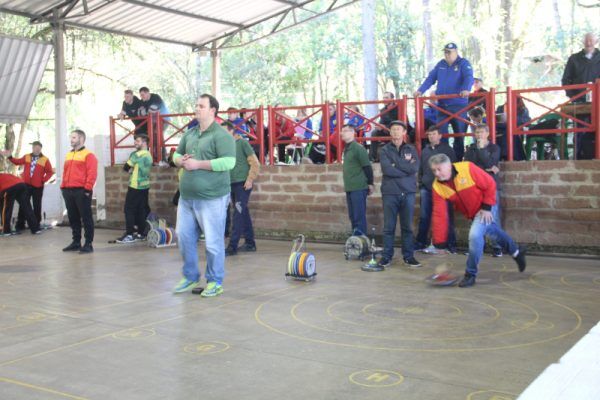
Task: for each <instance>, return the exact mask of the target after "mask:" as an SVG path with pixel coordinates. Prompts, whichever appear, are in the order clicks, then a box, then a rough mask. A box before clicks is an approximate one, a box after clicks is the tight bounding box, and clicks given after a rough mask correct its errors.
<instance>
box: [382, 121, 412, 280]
mask: <svg viewBox="0 0 600 400" xmlns="http://www.w3.org/2000/svg"><path fill="white" fill-rule="evenodd" d="M406 134H407V129H406V125H405V124H404V122H402V121H394V122H392V123H391V124H390V135H391V137H392V141H391V142H390V143H388V144H386V145H385V146H384V147H383V148H382V149H381V155H380V163H381V173H382V175H383V178H382V181H381V195H382V196H381V197H382V199H383V219H384V221H383V253H382V256H381V260H380V261H379V266H380V267H382V268H385V267H387V266H389V265H390V263H391V261H392V257H393V256H394V235H395V232H396V222H397V220H398V214H400V227H401V232H402V236H401V238H402V257H403V258H404V263H405V264H407V265H409V266H410V267H420V266H421V264H420V263H419V262H418V261H417V260H415V257H414V243H413V232H412V221H413V213H414V210H415V193H416V191H417V172H418V171H419V156H418V155H417V149H416V148H415V147H414V146H413V145H410V144H408V143H406V142H405V141H406Z"/></svg>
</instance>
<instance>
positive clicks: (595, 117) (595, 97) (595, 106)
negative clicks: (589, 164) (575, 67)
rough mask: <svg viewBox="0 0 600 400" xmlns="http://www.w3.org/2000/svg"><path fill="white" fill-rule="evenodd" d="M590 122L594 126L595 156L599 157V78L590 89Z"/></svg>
mask: <svg viewBox="0 0 600 400" xmlns="http://www.w3.org/2000/svg"><path fill="white" fill-rule="evenodd" d="M591 117H592V123H593V124H594V128H596V130H595V133H596V146H595V147H596V148H595V150H596V151H595V157H596V158H597V159H600V79H596V82H594V87H593V89H592V115H591Z"/></svg>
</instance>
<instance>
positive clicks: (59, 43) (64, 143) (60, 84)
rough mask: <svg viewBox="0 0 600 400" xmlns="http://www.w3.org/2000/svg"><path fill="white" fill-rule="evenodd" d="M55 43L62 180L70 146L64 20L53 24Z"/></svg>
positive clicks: (58, 173)
mask: <svg viewBox="0 0 600 400" xmlns="http://www.w3.org/2000/svg"><path fill="white" fill-rule="evenodd" d="M52 32H53V43H54V130H55V135H56V136H55V144H56V179H57V181H58V182H59V183H60V182H62V172H63V171H62V166H63V164H64V160H65V155H66V152H67V149H68V148H69V137H68V132H67V86H66V83H65V81H66V75H65V45H64V33H65V26H64V24H63V23H62V22H55V23H53V24H52Z"/></svg>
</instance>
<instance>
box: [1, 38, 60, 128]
mask: <svg viewBox="0 0 600 400" xmlns="http://www.w3.org/2000/svg"><path fill="white" fill-rule="evenodd" d="M51 53H52V44H51V43H46V42H40V41H36V40H29V39H22V38H14V37H10V36H0V60H2V63H0V122H2V123H14V122H24V121H26V120H27V117H28V116H29V112H30V111H31V106H32V105H33V100H34V99H35V95H36V94H37V91H38V88H39V86H40V82H41V80H42V75H43V73H44V69H45V68H46V64H47V63H48V59H49V58H50V54H51Z"/></svg>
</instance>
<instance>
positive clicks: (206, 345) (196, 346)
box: [183, 341, 231, 355]
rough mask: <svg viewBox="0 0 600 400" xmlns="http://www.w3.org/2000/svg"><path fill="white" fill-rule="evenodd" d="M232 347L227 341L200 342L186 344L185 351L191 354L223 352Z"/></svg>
mask: <svg viewBox="0 0 600 400" xmlns="http://www.w3.org/2000/svg"><path fill="white" fill-rule="evenodd" d="M230 347H231V346H229V344H228V343H225V342H218V341H214V342H198V343H192V344H188V345H185V347H184V348H183V351H185V352H186V353H190V354H199V355H204V354H215V353H221V352H223V351H227V350H229V349H230Z"/></svg>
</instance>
